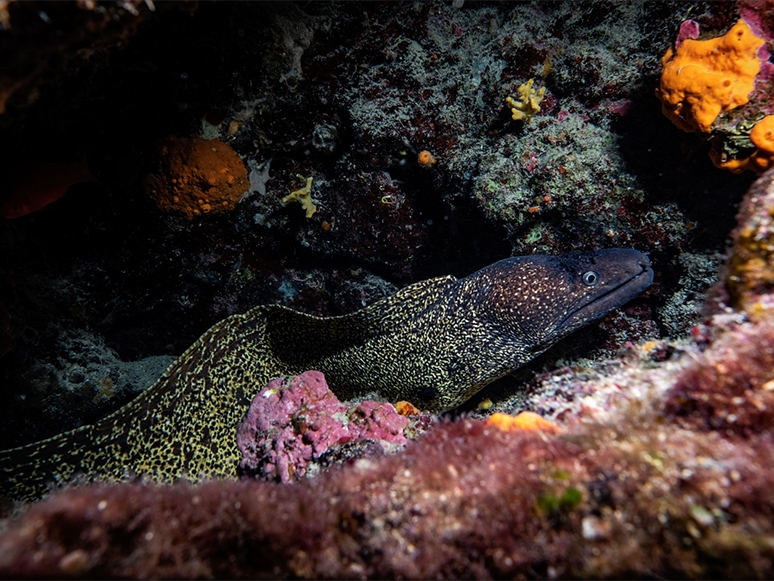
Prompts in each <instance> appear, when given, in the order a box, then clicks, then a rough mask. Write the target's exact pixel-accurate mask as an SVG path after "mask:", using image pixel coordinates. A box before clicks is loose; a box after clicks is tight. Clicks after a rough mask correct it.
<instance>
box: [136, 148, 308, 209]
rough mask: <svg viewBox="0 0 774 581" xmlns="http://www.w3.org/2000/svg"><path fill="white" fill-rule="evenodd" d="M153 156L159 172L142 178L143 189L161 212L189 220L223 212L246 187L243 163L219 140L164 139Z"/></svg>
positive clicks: (240, 195)
mask: <svg viewBox="0 0 774 581" xmlns="http://www.w3.org/2000/svg"><path fill="white" fill-rule="evenodd" d="M156 156H157V158H158V164H159V167H160V171H159V173H158V174H151V175H149V176H148V177H146V178H145V180H144V181H143V186H144V187H145V191H146V192H147V193H148V195H150V196H152V197H153V199H154V200H155V201H156V205H157V206H158V207H159V209H160V210H163V211H165V212H170V211H179V212H182V213H183V214H185V216H186V218H188V219H189V220H191V219H193V218H194V217H196V216H201V215H202V214H209V213H210V212H212V213H219V212H227V211H229V210H233V209H234V207H235V206H236V204H237V202H238V201H239V200H240V199H241V198H242V195H243V194H244V193H245V192H246V191H247V190H248V189H249V188H250V183H249V181H248V179H247V169H246V168H245V164H244V163H242V160H241V159H240V158H239V156H238V155H237V154H236V152H235V151H234V150H233V149H232V148H231V146H230V145H227V144H225V143H223V142H222V141H220V140H219V139H210V140H204V139H202V138H201V137H199V136H198V135H195V136H193V137H190V138H183V137H174V136H170V137H166V138H164V139H162V140H161V141H160V142H159V144H158V148H157V152H156ZM307 213H308V210H307Z"/></svg>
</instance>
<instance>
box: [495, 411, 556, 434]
mask: <svg viewBox="0 0 774 581" xmlns="http://www.w3.org/2000/svg"><path fill="white" fill-rule="evenodd" d="M486 424H487V425H488V426H493V427H495V428H499V429H501V430H503V431H505V432H517V431H522V430H524V431H529V432H534V431H542V432H552V433H554V434H556V433H559V432H561V431H562V429H561V428H560V427H559V426H557V425H556V424H555V423H554V422H551V421H549V420H547V419H545V418H544V417H543V416H541V415H539V414H536V413H534V412H521V413H520V414H518V415H517V416H509V415H508V414H501V413H499V412H498V413H495V414H492V415H491V416H490V417H489V419H488V420H487V421H486Z"/></svg>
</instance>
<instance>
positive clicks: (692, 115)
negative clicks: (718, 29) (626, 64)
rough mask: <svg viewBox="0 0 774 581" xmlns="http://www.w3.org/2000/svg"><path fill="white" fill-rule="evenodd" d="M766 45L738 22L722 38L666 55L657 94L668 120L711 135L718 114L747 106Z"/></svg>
mask: <svg viewBox="0 0 774 581" xmlns="http://www.w3.org/2000/svg"><path fill="white" fill-rule="evenodd" d="M763 43H764V40H763V39H762V38H758V37H757V36H755V35H754V34H753V33H752V31H751V30H750V27H749V26H747V24H746V23H745V22H744V21H742V20H739V22H737V23H736V24H735V25H734V26H733V27H732V28H731V30H729V31H728V32H727V33H726V34H725V35H724V36H721V37H719V38H713V39H710V40H685V41H683V42H682V44H681V45H680V46H679V47H678V48H677V50H676V51H675V50H672V49H671V48H670V49H669V50H667V52H666V54H665V55H664V57H663V58H662V59H661V63H662V65H663V66H664V69H663V71H662V73H661V80H660V82H659V86H658V88H657V89H656V96H657V97H658V98H659V99H661V103H662V111H663V112H664V115H666V116H667V117H668V118H669V119H670V120H671V121H672V122H673V123H674V124H675V125H677V126H678V127H679V128H680V129H682V130H683V131H701V132H703V133H709V132H710V130H711V128H712V123H713V122H714V121H715V119H716V118H717V116H718V115H720V113H723V112H725V111H729V110H730V109H734V108H736V107H739V106H740V105H744V104H745V103H747V101H748V96H749V94H750V92H751V91H752V90H753V87H754V84H755V77H756V76H757V75H758V73H759V72H760V69H761V62H760V59H759V58H758V57H757V55H756V53H757V51H758V48H760V46H761V45H762V44H763Z"/></svg>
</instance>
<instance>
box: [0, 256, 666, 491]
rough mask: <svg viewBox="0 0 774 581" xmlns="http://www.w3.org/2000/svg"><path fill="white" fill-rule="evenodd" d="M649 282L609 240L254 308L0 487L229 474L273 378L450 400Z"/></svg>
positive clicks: (638, 262)
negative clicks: (252, 410)
mask: <svg viewBox="0 0 774 581" xmlns="http://www.w3.org/2000/svg"><path fill="white" fill-rule="evenodd" d="M652 280H653V271H652V270H651V269H650V262H649V261H648V258H647V257H646V256H645V255H644V254H641V253H640V252H637V251H635V250H628V249H610V250H599V251H595V252H589V253H582V254H570V255H562V256H525V257H514V258H508V259H505V260H501V261H499V262H496V263H494V264H492V265H490V266H487V267H485V268H483V269H481V270H479V271H478V272H475V273H473V274H472V275H470V276H468V277H465V278H462V279H459V280H458V279H456V278H454V277H452V276H446V277H440V278H434V279H430V280H426V281H422V282H418V283H416V284H412V285H410V286H408V287H406V288H404V289H402V290H401V291H399V292H398V293H396V294H394V295H393V296H391V297H388V298H386V299H383V300H381V301H379V302H377V303H374V304H373V305H371V306H369V307H367V308H365V309H363V310H361V311H358V312H356V313H352V314H350V315H345V316H341V317H314V316H311V315H306V314H303V313H299V312H296V311H293V310H291V309H288V308H286V307H282V306H279V305H262V306H258V307H255V308H254V309H252V310H250V311H248V312H247V313H245V314H242V315H234V316H231V317H229V318H227V319H225V320H223V321H221V322H220V323H218V324H216V325H215V326H213V327H212V328H211V329H209V330H208V331H207V332H206V333H204V335H202V336H201V337H200V338H199V339H198V340H197V341H196V343H194V344H193V345H192V346H191V347H190V348H189V349H188V350H187V351H186V352H185V353H183V355H182V356H181V357H180V358H179V359H178V360H177V361H176V362H175V363H173V364H172V365H171V366H170V367H169V368H168V369H167V370H166V371H165V372H164V374H163V375H162V376H161V377H160V378H159V379H158V381H156V383H154V384H153V385H152V386H151V387H149V388H148V389H147V390H146V391H145V392H144V393H143V394H141V395H140V396H138V397H137V398H136V399H134V400H133V401H132V402H130V403H128V404H127V405H126V406H124V407H123V408H121V409H119V410H118V411H116V412H114V413H113V414H110V415H109V416H107V417H105V418H104V419H102V420H101V421H99V422H97V423H96V424H93V425H90V426H84V427H82V428H78V429H76V430H72V431H69V432H65V433H63V434H60V435H58V436H55V437H53V438H49V439H47V440H43V441H40V442H35V443H32V444H29V445H26V446H22V447H19V448H13V449H11V450H5V451H2V452H0V495H2V496H3V497H6V498H11V499H33V498H37V497H40V496H41V495H43V494H44V493H45V492H46V491H47V490H48V489H49V488H50V487H51V486H52V484H53V485H59V484H62V483H65V482H68V481H70V480H72V479H73V478H81V479H83V480H87V481H91V480H108V481H116V480H122V479H125V478H131V477H135V476H142V477H145V478H149V479H150V480H153V481H155V482H172V481H174V480H175V479H178V478H184V479H187V480H191V481H198V480H201V479H204V478H234V477H236V475H237V466H238V463H239V459H240V454H239V450H238V449H237V446H236V428H237V425H238V424H239V422H240V421H241V420H242V417H243V415H244V414H245V412H246V411H247V408H248V406H249V405H250V401H251V400H252V398H253V396H254V395H255V394H256V393H257V392H258V391H259V390H260V389H261V388H263V387H264V386H265V385H266V383H268V382H269V381H270V380H272V379H274V378H275V377H279V376H285V375H294V374H298V373H302V372H304V371H307V370H310V369H316V370H319V371H322V372H323V373H324V374H325V376H326V379H327V381H328V384H329V386H330V387H331V389H332V390H333V391H334V392H335V393H336V395H337V396H339V397H340V398H342V399H347V398H351V397H354V396H358V395H363V394H366V393H370V392H377V393H379V394H380V395H381V396H382V397H383V398H385V399H387V400H389V401H393V402H394V401H397V400H408V401H411V402H412V403H414V404H415V405H417V406H418V407H420V408H427V409H432V410H444V409H450V408H453V407H455V406H457V405H459V404H461V403H462V402H464V401H465V400H467V399H468V398H470V397H471V396H472V395H473V394H474V393H476V392H477V391H479V390H480V389H481V388H482V387H484V386H485V385H487V384H488V383H491V382H492V381H494V380H495V379H498V378H500V377H502V376H503V375H506V374H507V373H509V372H510V371H512V370H514V369H516V368H517V367H520V366H521V365H523V364H524V363H526V362H527V361H529V360H530V359H532V358H534V357H535V356H537V355H539V354H540V353H542V352H543V351H545V350H546V349H547V348H548V347H550V346H551V345H552V344H553V343H555V342H556V341H557V340H559V339H560V338H562V337H564V336H565V335H567V334H569V333H571V332H572V331H574V330H575V329H577V328H579V327H581V326H583V325H585V324H587V323H589V322H591V321H593V320H596V319H599V318H600V317H602V316H604V315H605V314H607V313H608V312H610V311H611V310H613V309H615V308H617V307H619V306H621V305H622V304H624V303H625V302H627V301H628V300H629V299H631V298H632V297H634V296H635V295H636V294H638V293H639V292H640V291H642V290H643V289H645V288H646V287H647V286H649V285H650V283H651V282H652Z"/></svg>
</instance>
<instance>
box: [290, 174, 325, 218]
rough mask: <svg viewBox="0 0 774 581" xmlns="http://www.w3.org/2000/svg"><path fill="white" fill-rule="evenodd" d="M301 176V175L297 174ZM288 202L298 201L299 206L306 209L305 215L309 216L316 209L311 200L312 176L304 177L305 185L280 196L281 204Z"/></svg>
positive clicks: (312, 214)
mask: <svg viewBox="0 0 774 581" xmlns="http://www.w3.org/2000/svg"><path fill="white" fill-rule="evenodd" d="M298 177H300V178H302V177H303V176H298ZM290 202H298V203H299V204H301V207H302V208H303V209H304V210H306V217H307V218H311V217H312V216H314V213H315V212H316V211H317V206H315V204H314V201H312V178H311V177H309V178H306V185H305V186H304V187H303V188H300V189H298V190H295V191H293V192H290V193H289V194H288V195H287V196H285V197H284V198H282V203H283V204H289V203H290Z"/></svg>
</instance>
